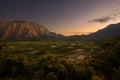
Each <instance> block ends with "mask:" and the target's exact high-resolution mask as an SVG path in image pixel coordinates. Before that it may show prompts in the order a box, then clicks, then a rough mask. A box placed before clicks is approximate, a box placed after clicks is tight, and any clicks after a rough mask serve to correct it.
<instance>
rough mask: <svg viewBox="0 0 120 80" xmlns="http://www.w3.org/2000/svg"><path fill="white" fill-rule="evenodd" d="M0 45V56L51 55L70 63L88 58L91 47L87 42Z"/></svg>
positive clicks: (41, 42) (4, 43)
mask: <svg viewBox="0 0 120 80" xmlns="http://www.w3.org/2000/svg"><path fill="white" fill-rule="evenodd" d="M0 45H1V49H0V54H25V55H27V56H28V57H29V58H34V57H38V56H43V57H44V56H47V55H52V56H62V57H65V58H67V59H68V60H71V61H72V60H73V61H74V59H82V57H88V56H90V51H91V49H92V47H93V43H92V42H88V41H87V42H65V41H48V42H46V41H40V42H0ZM81 55H82V57H80V56H81Z"/></svg>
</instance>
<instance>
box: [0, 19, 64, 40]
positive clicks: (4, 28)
mask: <svg viewBox="0 0 120 80" xmlns="http://www.w3.org/2000/svg"><path fill="white" fill-rule="evenodd" d="M62 37H63V36H62V35H58V34H56V33H54V32H50V31H49V30H48V29H46V28H45V27H44V26H42V25H40V24H37V23H34V22H28V21H8V22H0V40H1V41H26V40H28V41H29V40H54V39H55V40H56V39H57V38H62Z"/></svg>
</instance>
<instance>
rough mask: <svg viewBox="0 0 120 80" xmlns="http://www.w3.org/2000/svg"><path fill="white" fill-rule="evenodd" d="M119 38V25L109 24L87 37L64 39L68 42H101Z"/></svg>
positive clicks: (77, 36)
mask: <svg viewBox="0 0 120 80" xmlns="http://www.w3.org/2000/svg"><path fill="white" fill-rule="evenodd" d="M117 37H120V23H117V24H110V25H108V26H106V27H105V28H103V29H101V30H98V31H96V32H94V33H91V34H89V35H72V36H69V37H67V38H66V40H68V41H79V40H101V39H111V38H117Z"/></svg>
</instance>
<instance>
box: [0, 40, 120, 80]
mask: <svg viewBox="0 0 120 80" xmlns="http://www.w3.org/2000/svg"><path fill="white" fill-rule="evenodd" d="M82 50H84V51H82ZM71 55H72V57H71ZM80 55H84V56H85V58H84V59H77V58H78V57H79V56H80ZM68 59H71V60H68ZM0 79H2V80H9V79H10V80H120V39H119V38H114V39H108V40H101V41H82V42H81V41H79V42H78V41H77V42H70V41H68V42H6V43H3V42H2V43H1V45H0Z"/></svg>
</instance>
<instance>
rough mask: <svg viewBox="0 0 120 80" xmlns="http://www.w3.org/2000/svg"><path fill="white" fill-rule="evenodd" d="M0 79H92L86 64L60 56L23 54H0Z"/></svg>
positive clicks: (90, 70) (90, 71)
mask: <svg viewBox="0 0 120 80" xmlns="http://www.w3.org/2000/svg"><path fill="white" fill-rule="evenodd" d="M0 79H3V80H4V79H13V80H92V69H91V68H90V67H89V66H87V65H86V64H76V63H73V62H68V61H66V60H65V59H63V58H61V57H52V56H48V57H37V58H34V59H28V58H27V57H26V56H25V55H23V54H14V55H13V54H1V55H0Z"/></svg>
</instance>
